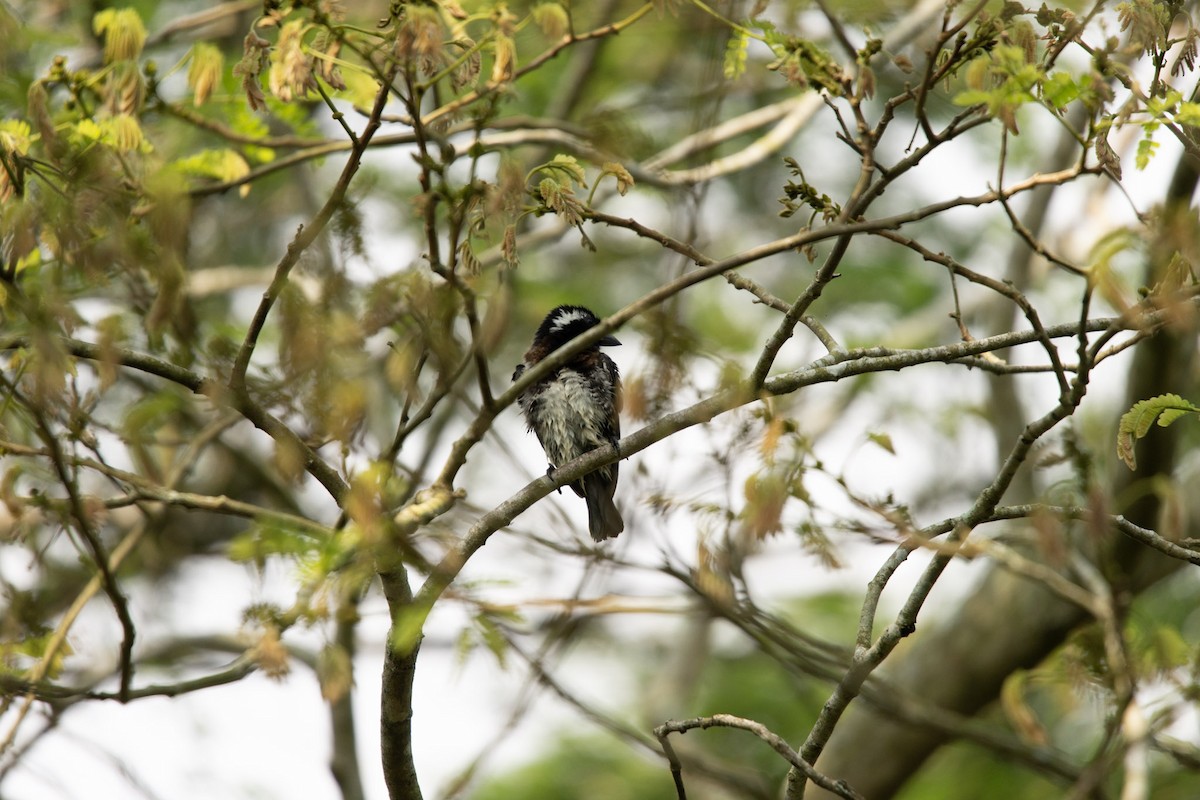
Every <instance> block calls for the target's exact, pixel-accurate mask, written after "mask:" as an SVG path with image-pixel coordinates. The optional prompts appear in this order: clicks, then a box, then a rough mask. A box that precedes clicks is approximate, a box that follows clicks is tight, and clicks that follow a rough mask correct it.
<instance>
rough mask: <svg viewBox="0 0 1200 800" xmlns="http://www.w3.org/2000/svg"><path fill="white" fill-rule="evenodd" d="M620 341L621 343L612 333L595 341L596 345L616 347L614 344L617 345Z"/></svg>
mask: <svg viewBox="0 0 1200 800" xmlns="http://www.w3.org/2000/svg"><path fill="white" fill-rule="evenodd" d="M620 343H621V342H620V341H618V340H617V337H615V336H613V335H612V334H611V333H610V334H609V335H608V336H605V337H604V338H603V339H601V340H600V341H598V342H596V345H597V346H598V347H616V346H617V345H619V344H620Z"/></svg>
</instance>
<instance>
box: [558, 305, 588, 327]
mask: <svg viewBox="0 0 1200 800" xmlns="http://www.w3.org/2000/svg"><path fill="white" fill-rule="evenodd" d="M591 318H592V314H591V313H590V312H588V311H587V310H586V309H582V308H573V309H571V310H570V311H564V312H563V313H562V314H560V315H559V316H557V317H555V318H554V322H552V323H551V324H550V331H551V333H558V332H559V331H561V330H563V329H564V328H566V327H567V326H569V325H570V324H571V323H572V322H577V321H579V320H586V319H591Z"/></svg>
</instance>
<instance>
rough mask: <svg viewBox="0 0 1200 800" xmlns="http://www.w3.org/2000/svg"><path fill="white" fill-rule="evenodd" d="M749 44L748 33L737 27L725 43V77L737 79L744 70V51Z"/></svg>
mask: <svg viewBox="0 0 1200 800" xmlns="http://www.w3.org/2000/svg"><path fill="white" fill-rule="evenodd" d="M749 45H750V34H749V32H748V31H746V30H745V29H744V28H738V29H737V30H735V31H734V32H733V35H732V36H730V37H729V42H728V43H726V45H725V77H726V78H727V79H728V80H731V81H732V80H737V79H738V78H740V77H741V76H742V73H744V72H745V71H746V52H747V49H748V48H749Z"/></svg>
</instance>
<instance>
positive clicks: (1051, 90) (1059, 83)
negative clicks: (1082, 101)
mask: <svg viewBox="0 0 1200 800" xmlns="http://www.w3.org/2000/svg"><path fill="white" fill-rule="evenodd" d="M1082 94H1083V87H1082V86H1080V85H1079V84H1078V83H1076V82H1075V79H1074V78H1073V77H1071V76H1070V75H1069V74H1068V73H1066V72H1055V73H1054V74H1052V75H1051V76H1050V77H1048V78H1046V80H1045V81H1044V82H1043V83H1042V98H1043V99H1044V100H1045V101H1046V102H1047V103H1049V104H1050V105H1052V106H1054V107H1055V108H1058V109H1062V108H1066V107H1067V106H1068V105H1069V104H1070V103H1072V102H1074V101H1075V100H1078V99H1079V97H1080V96H1081V95H1082Z"/></svg>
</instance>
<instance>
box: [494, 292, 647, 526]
mask: <svg viewBox="0 0 1200 800" xmlns="http://www.w3.org/2000/svg"><path fill="white" fill-rule="evenodd" d="M599 322H600V320H599V319H598V318H597V317H596V315H595V314H593V313H592V312H591V311H590V310H588V309H586V308H584V307H583V306H574V305H561V306H558V307H557V308H555V309H553V310H552V311H551V312H550V313H549V314H547V315H546V318H545V319H543V320H542V324H541V325H540V326H538V329H537V332H536V333H535V334H534V337H533V344H532V345H531V346H530V347H529V349H528V350H527V351H526V352H525V357H524V361H523V362H522V363H521V364H519V365H517V369H516V371H515V372H514V373H513V381H516V380H517V379H518V378H520V377H521V375H522V374H524V372H525V370H527V369H530V368H532V367H533V366H534V365H535V364H537V363H538V362H540V361H541V360H542V359H544V358H546V357H547V356H549V355H550V354H551V353H553V352H554V351H555V350H557V349H558V348H560V347H562V346H563V345H564V344H566V343H567V342H569V341H571V340H572V339H574V338H575V337H576V336H579V335H580V334H582V333H583V332H584V331H587V330H588V329H590V328H593V327H595V326H596V325H598V324H599ZM619 344H620V342H619V341H618V340H617V338H616V337H615V336H613V335H611V334H610V335H608V336H604V337H602V338H600V339H598V340H597V341H596V342H594V343H593V344H592V346H591V347H588V348H587V349H585V350H583V351H581V352H579V353H576V354H575V355H574V356H573V357H572V358H571V360H570V361H568V362H567V363H565V364H563V365H562V366H560V367H559V368H558V369H556V370H555V371H553V372H551V373H550V374H549V375H546V376H545V377H543V378H542V379H541V380H539V381H538V382H537V383H535V384H533V385H532V386H530V387H529V388H528V389H526V390H525V391H524V392H522V393H521V396H520V397H518V398H517V405H518V406H519V407H520V409H521V412H522V413H523V414H524V416H525V422H526V423H527V424H528V426H529V430H530V431H532V432H533V433H534V434H536V435H537V438H538V441H539V442H541V444H542V449H543V450H545V451H546V458H547V459H548V460H549V461H550V467H549V468H548V469H547V470H546V474H547V475H552V474H553V472H554V469H555V467H557V466H561V465H562V464H566V463H567V462H568V461H571V460H572V459H575V458H578V457H579V456H581V455H583V454H584V453H587V452H590V451H592V450H595V449H596V448H597V447H600V446H602V445H605V444H611V445H612V446H613V447H614V448H616V447H617V442H618V441H619V440H620V438H621V419H620V411H621V375H620V373H619V371H618V370H617V365H616V364H615V363H614V362H613V360H612V359H611V358H609V357H608V356H607V355H605V354H604V353H602V352H600V348H601V347H614V346H616V345H619ZM617 471H618V469H617V463H616V462H613V463H612V464H606V465H605V466H603V467H600V468H599V469H597V470H595V471H594V472H589V473H588V474H587V475H584V476H583V477H582V478H580V479H579V480H576V481H573V482H572V483H571V484H570V487H571V489H572V490H573V491H574V492H575V494H577V495H579V496H580V497H582V498H583V499H584V500H585V501H586V502H587V509H588V532H589V533H590V534H591V535H592V539H594V540H596V541H597V542H602V541H604V540H605V539H611V538H613V537H614V536H616V535H617V534H619V533H620V532H621V531H623V530H625V522H624V521H623V520H622V519H621V512H620V511H618V510H617V506H616V503H614V502H613V494H614V493H615V492H616V489H617Z"/></svg>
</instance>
